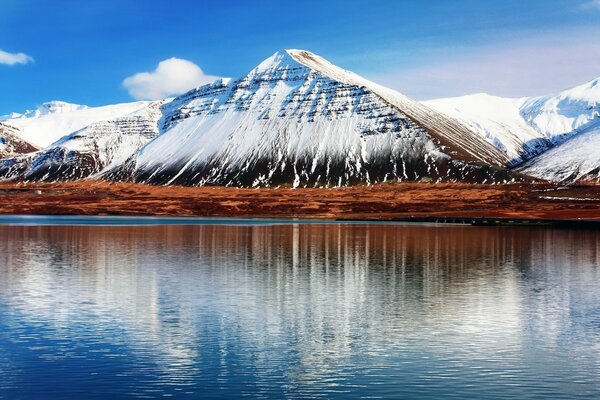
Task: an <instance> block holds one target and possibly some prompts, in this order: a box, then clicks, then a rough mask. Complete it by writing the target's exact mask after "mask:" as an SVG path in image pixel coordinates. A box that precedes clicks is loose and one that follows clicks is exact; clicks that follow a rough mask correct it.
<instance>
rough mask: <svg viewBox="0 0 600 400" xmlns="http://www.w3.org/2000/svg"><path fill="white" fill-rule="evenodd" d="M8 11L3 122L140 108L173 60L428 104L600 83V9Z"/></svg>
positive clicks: (478, 3)
mask: <svg viewBox="0 0 600 400" xmlns="http://www.w3.org/2000/svg"><path fill="white" fill-rule="evenodd" d="M0 9H1V11H0V50H2V51H3V52H4V53H0V93H2V96H0V115H1V114H6V113H8V112H10V111H22V110H24V109H27V108H33V107H35V106H36V105H37V104H40V103H42V102H44V101H48V100H65V101H69V102H74V103H80V104H88V105H102V104H108V103H115V102H124V101H130V100H132V96H131V94H130V93H129V92H128V90H127V88H126V87H124V85H123V81H124V79H125V78H127V77H131V76H132V75H134V74H136V73H139V72H144V71H154V69H155V68H156V67H157V64H158V63H159V62H160V61H162V60H166V59H169V58H172V57H177V58H179V59H182V60H187V61H190V62H191V63H194V64H196V65H197V66H199V67H200V68H201V69H202V70H203V71H204V73H205V74H207V75H211V76H228V77H239V76H242V75H244V74H245V73H247V72H248V71H249V70H250V69H252V68H253V67H254V66H255V65H256V64H258V63H259V62H260V61H262V60H263V59H264V58H266V57H268V56H269V55H271V54H272V53H273V52H275V51H276V50H278V49H283V48H302V49H307V50H310V51H313V52H315V53H318V54H320V55H322V56H324V57H325V58H327V59H329V60H330V61H332V62H334V63H336V64H338V65H340V66H342V67H344V68H347V69H351V70H354V71H355V72H357V73H359V74H361V75H363V76H366V77H368V78H370V79H372V80H375V81H377V82H380V83H383V84H385V85H388V86H391V87H393V88H395V89H398V90H400V91H402V92H404V93H406V94H407V95H410V96H413V97H415V98H418V99H428V98H434V97H444V96H453V95H462V94H467V93H472V92H484V91H485V92H490V93H492V94H497V95H503V96H523V95H541V94H546V93H552V92H554V91H558V90H561V89H564V88H566V87H569V86H572V85H575V84H579V83H583V82H584V81H587V80H590V79H592V78H595V77H597V76H600V44H599V43H598V42H599V41H598V39H597V38H598V37H600V0H544V1H537V0H536V1H531V0H528V1H526V0H502V1H496V0H463V1H460V0H456V1H450V0H397V1H392V0H388V1H375V0H371V1H362V0H329V1H325V0H320V1H314V0H302V1H289V2H284V1H270V0H264V1H258V0H255V1H250V0H248V1H242V0H219V1H202V0H200V1H191V0H190V1H187V0H179V1H150V0H146V1H142V0H136V1H134V0H118V1H117V0H97V1H93V0H88V1H78V0H72V1H67V0H53V1H43V0H0ZM19 53H22V54H19ZM15 57H16V58H15ZM19 57H20V58H19ZM27 57H30V58H31V59H33V61H31V59H29V58H27ZM11 64H12V65H11ZM188 70H189V69H185V68H184V69H182V70H181V71H184V72H185V71H188ZM178 71H179V70H178ZM196 72H197V70H196ZM198 79H200V78H198Z"/></svg>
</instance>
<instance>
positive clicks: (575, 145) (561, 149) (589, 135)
mask: <svg viewBox="0 0 600 400" xmlns="http://www.w3.org/2000/svg"><path fill="white" fill-rule="evenodd" d="M599 149H600V124H597V125H596V126H595V127H590V128H587V129H584V130H583V131H582V132H580V133H578V134H577V135H575V136H573V137H571V138H570V139H568V140H566V141H564V142H563V143H562V144H560V145H558V146H556V147H554V148H552V149H550V150H549V151H547V152H545V153H544V154H542V155H540V156H538V157H536V158H534V159H532V160H530V161H528V162H526V163H525V164H523V165H522V166H520V167H519V171H521V172H522V173H525V174H528V175H531V176H535V177H539V178H542V179H546V180H551V181H556V182H563V183H574V182H581V181H590V182H596V183H599V182H600V151H599Z"/></svg>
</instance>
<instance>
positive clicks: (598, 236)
mask: <svg viewBox="0 0 600 400" xmlns="http://www.w3.org/2000/svg"><path fill="white" fill-rule="evenodd" d="M599 262H600V233H597V232H594V231H570V230H556V229H545V228H522V227H512V228H509V227H469V226H422V225H415V224H413V225H408V224H383V225H381V224H380V225H377V224H270V223H260V224H249V223H245V224H242V225H239V224H238V225H236V224H232V223H224V224H217V225H215V224H201V225H192V226H186V225H157V226H136V227H132V226H35V225H32V226H0V398H6V399H12V398H19V399H39V398H44V399H65V398H73V399H75V398H76V399H81V398H92V399H93V398H115V399H118V398H163V397H175V398H190V399H191V398H202V399H210V398H241V397H249V398H334V399H338V398H339V399H348V398H390V399H392V398H411V399H419V398H441V397H446V398H459V399H468V398H474V399H475V398H488V399H494V398H600V307H598V305H599V304H600V268H599Z"/></svg>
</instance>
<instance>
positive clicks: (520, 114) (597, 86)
mask: <svg viewBox="0 0 600 400" xmlns="http://www.w3.org/2000/svg"><path fill="white" fill-rule="evenodd" d="M425 104H427V105H428V106H430V107H432V108H435V109H436V110H438V111H440V112H443V113H445V114H446V115H448V116H450V117H453V118H456V119H458V120H459V121H461V122H462V123H464V124H466V125H467V126H469V127H470V128H471V129H473V130H474V131H476V132H478V133H479V134H480V135H481V136H482V137H484V138H485V139H486V140H488V141H489V142H490V143H492V144H493V145H494V146H496V147H497V148H498V149H500V150H502V151H503V152H504V153H506V154H507V155H509V156H510V157H511V158H512V161H511V162H510V163H509V165H510V166H518V165H520V164H523V163H524V162H526V164H525V165H524V166H523V167H522V168H519V170H520V171H522V172H525V173H530V174H532V175H533V176H536V177H538V178H542V179H549V180H574V179H578V178H577V177H579V176H580V177H581V178H583V177H585V176H587V174H588V172H589V171H592V170H593V169H594V168H595V167H594V165H595V163H596V162H597V159H596V157H595V155H594V151H593V147H592V148H591V149H590V148H589V147H581V148H578V147H577V146H590V145H592V144H594V143H595V136H596V134H594V133H593V132H595V131H596V130H598V129H600V78H598V79H595V80H592V81H590V82H587V83H585V84H583V85H580V86H577V87H574V88H572V89H568V90H565V91H563V92H561V93H559V94H557V95H554V96H545V97H531V98H522V99H506V98H501V97H494V96H490V95H486V94H477V95H471V96H463V97H456V98H449V99H439V100H431V101H427V102H425ZM584 132H585V133H586V134H585V135H584ZM580 135H582V136H581V137H579V136H580ZM571 141H572V142H571ZM555 146H557V147H555ZM549 149H551V150H549ZM528 160H532V161H530V162H529V161H528ZM554 162H555V163H556V164H555V165H553V164H552V163H554ZM559 165H560V167H559ZM544 168H545V169H546V171H545V172H544ZM559 169H560V171H559Z"/></svg>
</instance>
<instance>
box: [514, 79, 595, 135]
mask: <svg viewBox="0 0 600 400" xmlns="http://www.w3.org/2000/svg"><path fill="white" fill-rule="evenodd" d="M519 108H520V111H521V115H522V116H523V118H524V119H525V120H526V121H527V122H528V123H529V124H530V125H531V126H533V127H534V128H535V129H537V130H538V131H539V132H542V133H543V134H544V135H546V136H547V137H549V138H553V140H554V141H555V142H556V143H560V142H562V141H564V140H565V139H566V138H568V137H569V136H572V135H574V134H577V133H578V132H581V131H583V130H587V129H589V128H590V127H591V126H593V125H598V124H599V123H600V121H599V119H598V118H600V78H597V79H594V80H592V81H590V82H587V83H584V84H583V85H580V86H577V87H574V88H572V89H568V90H565V91H563V92H561V93H559V94H558V95H556V96H546V97H533V98H527V99H523V101H522V103H521V104H520V107H519Z"/></svg>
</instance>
